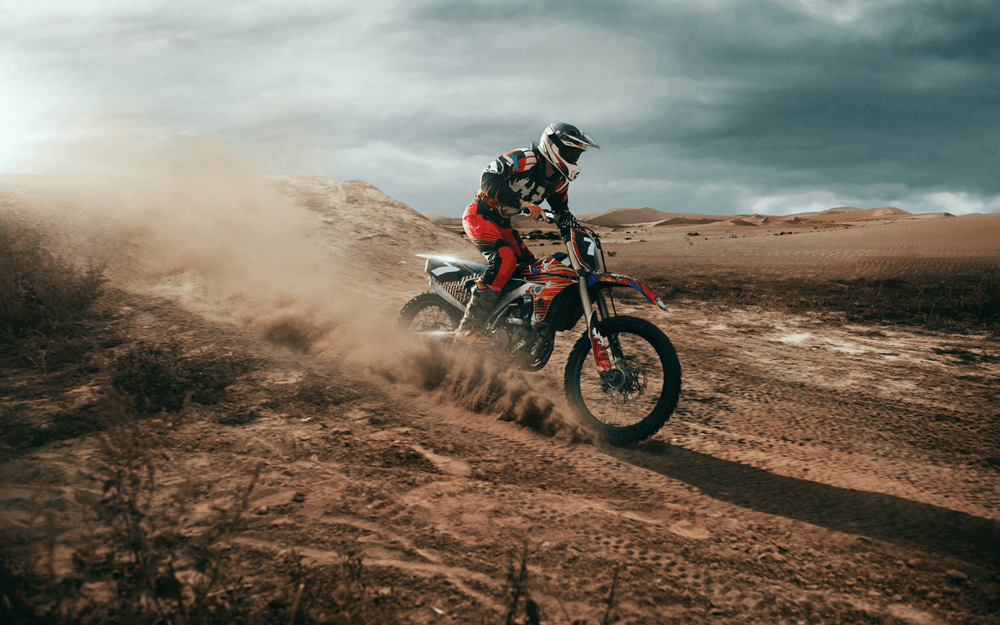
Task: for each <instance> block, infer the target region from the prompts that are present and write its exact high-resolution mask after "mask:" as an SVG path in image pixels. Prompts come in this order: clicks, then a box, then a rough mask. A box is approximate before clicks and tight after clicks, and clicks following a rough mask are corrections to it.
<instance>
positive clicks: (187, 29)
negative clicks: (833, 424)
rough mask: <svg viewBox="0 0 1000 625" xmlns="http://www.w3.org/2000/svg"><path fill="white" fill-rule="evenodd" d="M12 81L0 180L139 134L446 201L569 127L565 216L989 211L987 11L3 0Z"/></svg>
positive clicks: (720, 0) (999, 14) (456, 199)
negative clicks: (504, 158)
mask: <svg viewBox="0 0 1000 625" xmlns="http://www.w3.org/2000/svg"><path fill="white" fill-rule="evenodd" d="M0 84H3V85H4V87H5V88H4V89H2V90H0V171H8V172H11V171H21V172H38V171H45V170H46V169H49V170H51V169H52V168H53V167H55V165H54V162H55V161H53V158H54V157H53V156H52V155H53V154H55V153H56V152H58V150H56V149H55V147H56V146H59V145H62V144H65V143H66V142H67V141H78V142H79V141H87V140H90V139H92V138H97V139H99V138H100V137H101V136H103V137H104V140H105V141H107V136H112V137H124V136H127V135H129V134H130V133H131V134H136V133H138V134H141V135H142V136H144V137H146V139H147V140H148V139H149V138H150V137H154V138H155V141H157V142H161V143H167V144H169V143H171V142H183V141H191V140H207V141H212V142H216V143H219V142H221V143H224V144H226V145H229V146H231V148H232V149H233V150H235V151H237V152H238V153H240V154H242V155H244V156H245V158H246V159H247V160H248V161H249V162H250V163H251V164H252V165H253V166H254V167H256V168H257V169H259V170H260V171H262V172H265V173H277V174H314V175H322V176H327V177H330V178H333V179H336V180H356V179H357V180H364V181H366V182H369V183H371V184H373V185H375V186H377V187H379V188H380V189H382V190H383V191H385V192H386V193H388V194H389V195H391V196H392V197H394V198H396V199H398V200H401V201H403V202H405V203H407V204H409V205H410V206H411V207H413V208H414V209H416V210H418V211H422V212H426V211H438V212H442V213H445V214H451V215H458V214H460V212H461V211H462V209H463V208H464V207H465V205H466V204H467V203H468V202H469V200H470V199H471V197H472V195H473V193H474V192H475V190H476V187H477V185H478V181H479V175H480V172H481V171H482V169H483V167H484V166H485V165H486V164H487V163H488V162H489V161H490V160H492V159H493V158H494V157H495V156H497V155H498V154H500V153H502V152H505V151H507V150H510V149H514V148H521V147H527V145H528V144H530V143H531V142H533V141H537V139H538V136H539V135H540V134H541V131H542V129H543V128H544V127H545V125H546V124H548V123H549V122H550V121H565V122H569V123H572V124H576V125H578V126H580V127H581V128H582V129H583V130H585V131H586V132H587V133H588V134H590V135H591V136H592V137H594V139H595V140H596V141H597V142H598V143H599V144H601V147H602V149H601V150H591V151H588V153H587V154H585V155H584V156H583V157H582V158H581V161H580V164H581V167H582V169H583V173H582V174H581V175H580V178H579V179H578V180H577V181H576V182H574V183H573V185H572V186H571V188H570V206H571V208H572V209H573V210H574V212H577V213H588V212H594V211H599V210H604V209H606V208H611V207H615V206H632V207H642V206H650V207H653V208H657V209H659V210H664V211H676V212H701V213H717V214H721V213H753V212H757V213H771V214H788V213H793V212H803V211H808V210H823V209H825V208H830V207H833V206H843V205H852V206H857V207H859V208H871V207H876V206H888V205H892V206H898V207H899V208H902V209H904V210H908V211H911V212H939V211H949V212H952V213H955V214H962V213H969V212H1000V177H998V176H997V175H996V171H997V169H998V165H1000V147H998V146H1000V104H998V102H1000V3H997V2H995V1H994V0H871V1H850V0H845V1H837V0H763V1H752V2H751V1H747V0H697V1H693V0H692V1H687V0H678V1H672V2H669V1H661V2H651V1H646V2H642V1H631V2H630V1H621V0H611V1H601V2H597V1H594V0H573V1H570V0H564V1H552V0H532V1H519V0H508V1H505V2H499V1H493V2H484V1H479V0H407V1H389V0H367V1H366V2H356V1H352V2H349V3H348V2H338V1H333V2H331V1H325V2H314V1H303V0H281V1H277V0H264V1H258V2H239V3H234V2H225V1H222V2H214V3H208V2H191V1H188V0H172V1H170V2H158V1H157V2H152V1H141V0H140V1H132V2H121V1H114V2H112V1H110V0H74V1H72V2H70V1H64V0H53V1H44V0H42V1H29V0H8V2H6V3H5V4H4V6H3V8H2V9H0ZM121 140H122V141H124V139H121ZM63 153H65V150H63ZM77 166H78V167H84V168H85V164H84V163H79V162H78V163H77Z"/></svg>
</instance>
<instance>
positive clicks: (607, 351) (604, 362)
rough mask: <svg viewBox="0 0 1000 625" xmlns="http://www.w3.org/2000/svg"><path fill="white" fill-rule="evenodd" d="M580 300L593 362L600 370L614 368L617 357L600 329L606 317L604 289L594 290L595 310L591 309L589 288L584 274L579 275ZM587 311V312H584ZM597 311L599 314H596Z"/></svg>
mask: <svg viewBox="0 0 1000 625" xmlns="http://www.w3.org/2000/svg"><path fill="white" fill-rule="evenodd" d="M579 285H580V300H581V302H582V303H583V310H584V311H585V314H584V317H585V318H586V319H587V336H589V337H590V343H591V346H592V347H593V354H594V364H596V365H597V368H598V369H600V370H601V371H610V370H612V369H614V368H615V365H616V364H617V358H615V355H614V353H613V352H612V350H611V344H610V341H608V339H607V337H605V336H604V334H603V333H601V331H600V322H601V321H603V320H605V319H608V318H609V317H610V315H609V314H608V301H607V297H606V295H605V294H604V291H601V290H598V291H596V293H595V295H596V300H597V302H596V303H597V310H593V304H594V302H593V301H592V300H591V299H590V290H589V289H588V288H587V280H586V276H580V282H579ZM586 313H589V314H586ZM598 313H599V314H598Z"/></svg>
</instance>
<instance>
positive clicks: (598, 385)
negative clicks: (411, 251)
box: [397, 211, 681, 445]
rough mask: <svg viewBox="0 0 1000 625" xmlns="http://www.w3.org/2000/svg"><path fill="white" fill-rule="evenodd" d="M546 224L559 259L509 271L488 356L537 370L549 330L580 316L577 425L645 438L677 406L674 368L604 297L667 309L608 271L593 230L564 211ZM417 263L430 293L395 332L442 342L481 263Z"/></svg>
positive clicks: (575, 361) (651, 328) (572, 396)
mask: <svg viewBox="0 0 1000 625" xmlns="http://www.w3.org/2000/svg"><path fill="white" fill-rule="evenodd" d="M545 217H546V219H547V220H549V221H552V222H553V223H555V224H556V225H557V226H558V228H559V234H560V236H561V238H562V240H563V242H564V243H565V245H566V252H565V253H564V252H556V253H554V254H552V255H550V256H547V257H545V258H542V259H539V260H536V261H535V262H533V263H531V264H527V265H519V266H518V268H517V269H516V270H515V273H514V276H513V277H512V278H511V279H510V280H509V281H508V282H507V284H506V285H505V287H504V289H503V291H502V292H501V296H500V299H499V301H498V303H497V305H496V307H495V308H494V309H493V312H492V313H491V314H490V315H489V316H488V318H487V320H486V322H485V324H484V332H485V333H486V334H487V335H488V336H489V337H490V338H491V345H490V347H489V348H488V349H487V351H488V352H489V353H490V354H491V355H493V356H495V357H499V358H501V359H503V360H504V361H505V362H509V363H510V364H511V365H512V366H515V367H518V368H520V369H523V370H526V371H538V370H539V369H541V368H542V367H544V366H545V365H546V363H548V361H549V357H550V356H551V355H552V350H553V347H554V345H555V337H556V333H557V332H565V331H568V330H571V329H572V328H573V327H574V326H576V324H577V323H578V322H579V321H580V319H581V318H583V319H584V321H585V323H586V326H587V327H586V332H585V333H584V335H583V336H581V337H580V339H579V340H578V341H577V342H576V345H575V346H574V347H573V350H572V352H571V353H570V356H569V360H568V361H567V363H566V369H565V373H564V386H565V392H566V399H567V401H568V402H569V404H570V406H571V407H572V408H573V410H574V411H575V412H577V413H578V415H579V416H580V417H581V419H582V421H583V422H584V424H585V425H588V426H590V427H591V429H593V430H596V431H597V432H598V434H600V435H602V436H603V437H604V438H605V439H606V440H608V441H609V442H611V443H613V444H617V445H623V444H628V443H634V442H638V441H641V440H644V439H646V438H648V437H650V436H652V435H653V434H655V433H656V432H657V431H658V430H659V429H660V428H661V427H663V424H664V423H666V421H667V419H668V418H669V417H670V414H671V413H672V412H673V411H674V408H675V407H676V406H677V400H678V397H679V395H680V388H681V366H680V362H679V361H678V360H677V353H676V352H675V351H674V347H673V345H672V344H671V343H670V339H668V338H667V336H666V335H665V334H664V333H663V331H661V330H660V329H659V328H658V327H657V326H655V325H653V324H652V323H650V322H649V321H646V320H645V319H640V318H638V317H628V316H618V315H617V311H616V309H615V301H614V298H613V297H612V292H611V290H612V288H615V287H631V288H634V289H636V290H637V291H639V293H641V294H642V295H643V297H645V298H646V300H648V301H649V302H650V303H651V304H655V305H656V306H658V307H659V308H661V309H663V310H664V311H666V310H667V307H666V305H664V303H663V301H662V300H660V298H659V297H657V296H656V294H655V293H654V292H653V290H652V289H650V288H649V287H648V286H647V285H646V284H644V283H642V282H640V281H639V280H636V279H634V278H630V277H628V276H623V275H619V274H614V273H607V272H606V271H605V264H604V250H603V248H602V247H601V241H600V238H599V237H598V236H597V233H595V232H594V231H593V230H591V229H589V228H586V227H584V226H583V225H582V224H581V223H580V222H579V221H578V220H577V219H576V217H574V216H573V215H572V214H571V213H570V212H569V211H564V212H562V213H560V214H554V213H551V212H546V213H545ZM418 256H420V257H421V258H425V259H426V264H425V267H424V270H425V271H426V272H427V274H428V276H429V279H430V287H431V289H432V291H431V292H428V293H421V294H420V295H417V296H416V297H414V298H413V299H411V300H410V301H409V302H407V303H406V305H405V306H403V308H402V310H401V311H400V312H399V315H398V317H397V326H398V327H399V328H400V329H401V330H402V331H404V332H406V333H408V334H411V335H418V336H421V337H425V338H429V339H432V340H440V341H443V342H448V341H451V340H452V339H453V337H454V332H455V330H456V329H457V327H458V324H459V322H460V321H461V319H462V315H463V314H464V313H465V308H466V305H467V304H468V303H469V298H470V297H471V289H472V288H473V287H474V285H475V283H476V280H477V279H478V278H479V276H480V275H481V274H482V273H483V272H485V271H486V265H483V264H480V263H475V262H470V261H466V260H461V259H457V258H451V257H447V256H434V255H427V254H418ZM574 287H575V288H574ZM588 355H589V356H590V357H589V358H588Z"/></svg>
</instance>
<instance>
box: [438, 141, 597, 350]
mask: <svg viewBox="0 0 1000 625" xmlns="http://www.w3.org/2000/svg"><path fill="white" fill-rule="evenodd" d="M538 143H539V144H538V146H537V147H536V146H535V145H534V144H532V145H531V147H529V148H527V149H524V150H512V151H510V152H507V153H506V154H504V155H503V156H500V157H499V158H497V159H496V160H495V161H493V162H492V163H490V164H489V165H487V166H486V169H484V170H483V176H482V180H481V182H480V185H479V192H478V193H477V194H476V199H474V200H473V201H472V203H471V204H469V206H468V208H466V209H465V214H464V215H463V216H462V226H463V227H464V228H465V233H466V234H467V235H468V237H469V240H470V241H472V243H473V244H474V245H475V246H476V247H477V248H479V251H480V252H482V253H483V256H485V257H486V264H487V265H488V268H487V269H486V272H485V273H484V274H483V275H482V276H480V277H479V280H478V281H477V282H476V284H475V286H474V287H473V289H472V297H471V298H470V300H469V305H468V307H467V308H466V310H465V316H464V317H462V322H461V323H460V324H459V326H458V330H457V331H456V333H455V340H456V341H459V342H462V343H465V344H467V345H481V344H488V343H489V338H488V337H487V336H485V335H484V334H483V323H484V322H485V320H486V318H487V317H488V315H489V313H490V312H491V311H492V310H493V307H494V306H496V303H497V301H498V300H499V299H500V294H501V291H502V290H503V287H504V285H505V284H507V281H508V280H510V277H511V276H512V275H513V273H514V269H515V267H516V266H517V264H518V263H531V262H534V260H535V257H534V255H533V254H532V253H531V252H530V251H529V250H528V248H527V246H526V245H525V244H524V241H522V240H521V235H520V234H518V232H517V230H515V229H514V228H513V227H512V226H511V223H510V218H511V217H513V216H514V215H517V214H526V215H529V216H530V217H531V218H532V219H542V218H544V213H543V212H542V208H541V207H540V206H538V204H539V203H540V202H541V201H542V200H545V199H547V200H548V203H549V206H550V207H551V208H552V210H553V211H554V212H556V213H560V212H562V211H565V210H566V209H567V190H568V189H569V183H570V182H571V181H573V180H576V177H577V175H579V173H580V168H579V167H578V166H577V164H576V161H577V159H578V158H580V154H582V153H583V152H584V151H585V150H586V149H587V148H588V147H594V148H600V146H599V145H597V144H596V143H594V141H593V140H592V139H591V138H590V137H588V136H587V135H586V134H584V133H583V132H582V131H581V130H580V129H579V128H577V127H576V126H571V125H570V124H563V123H552V124H549V126H548V127H547V128H546V129H545V131H544V132H543V133H542V138H541V139H540V140H539V142H538Z"/></svg>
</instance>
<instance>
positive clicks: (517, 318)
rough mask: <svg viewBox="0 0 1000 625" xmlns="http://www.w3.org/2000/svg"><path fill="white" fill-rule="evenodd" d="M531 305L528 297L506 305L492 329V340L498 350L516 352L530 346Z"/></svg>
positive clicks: (531, 333)
mask: <svg viewBox="0 0 1000 625" xmlns="http://www.w3.org/2000/svg"><path fill="white" fill-rule="evenodd" d="M531 312H532V303H531V298H530V296H526V297H525V298H524V299H523V300H519V301H515V302H511V303H510V304H508V305H507V309H506V310H504V312H503V314H502V315H501V316H500V321H498V322H497V325H496V327H495V328H494V329H493V340H494V341H495V342H496V344H497V346H498V347H499V348H500V349H504V350H506V349H511V350H518V349H521V348H522V347H524V346H525V345H530V339H531V337H532V335H533V332H532V329H531Z"/></svg>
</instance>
